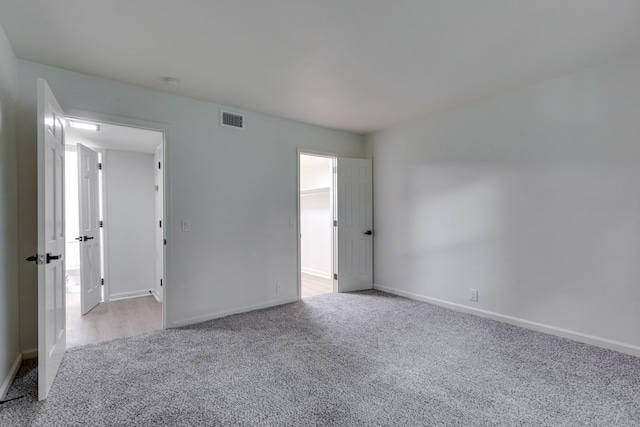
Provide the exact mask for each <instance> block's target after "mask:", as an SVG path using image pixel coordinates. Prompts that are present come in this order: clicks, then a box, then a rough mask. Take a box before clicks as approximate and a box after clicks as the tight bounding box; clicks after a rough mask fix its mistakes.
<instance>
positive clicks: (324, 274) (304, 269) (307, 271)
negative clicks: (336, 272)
mask: <svg viewBox="0 0 640 427" xmlns="http://www.w3.org/2000/svg"><path fill="white" fill-rule="evenodd" d="M302 272H303V273H305V274H310V275H312V276H317V277H322V278H323V279H331V273H327V272H326V271H320V270H314V269H313V268H307V267H302Z"/></svg>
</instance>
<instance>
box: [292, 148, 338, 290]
mask: <svg viewBox="0 0 640 427" xmlns="http://www.w3.org/2000/svg"><path fill="white" fill-rule="evenodd" d="M334 166H335V157H328V156H322V155H315V154H306V153H301V154H300V177H299V179H300V182H299V184H300V186H299V188H300V216H299V218H300V270H301V271H300V278H301V280H300V282H301V297H302V298H308V297H312V296H316V295H322V294H326V293H330V292H334V290H335V289H334V280H333V266H334V260H335V258H334V238H335V236H334V226H333V219H334V217H335V215H334V208H335V191H334V178H333V175H334V174H333V170H334Z"/></svg>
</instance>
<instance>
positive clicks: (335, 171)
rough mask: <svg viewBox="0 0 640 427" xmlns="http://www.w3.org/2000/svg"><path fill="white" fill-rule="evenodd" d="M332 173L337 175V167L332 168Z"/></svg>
mask: <svg viewBox="0 0 640 427" xmlns="http://www.w3.org/2000/svg"><path fill="white" fill-rule="evenodd" d="M325 170H326V169H325ZM333 173H338V167H337V166H334V167H333Z"/></svg>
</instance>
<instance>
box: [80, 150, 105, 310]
mask: <svg viewBox="0 0 640 427" xmlns="http://www.w3.org/2000/svg"><path fill="white" fill-rule="evenodd" d="M98 170H99V166H98V153H97V152H96V151H93V150H92V149H90V148H88V147H85V146H84V145H82V144H78V207H79V211H80V212H79V217H78V218H79V220H80V236H79V237H77V240H79V241H80V305H81V308H82V314H83V315H84V314H87V313H88V312H89V311H90V310H91V309H92V308H93V307H95V306H96V305H98V304H99V303H100V302H101V301H102V277H101V276H102V275H101V269H100V262H101V258H100V248H101V245H100V212H99V208H100V206H99V181H98Z"/></svg>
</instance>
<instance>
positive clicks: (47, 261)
mask: <svg viewBox="0 0 640 427" xmlns="http://www.w3.org/2000/svg"><path fill="white" fill-rule="evenodd" d="M64 127H65V118H64V112H63V111H62V108H61V107H60V104H59V103H58V101H57V100H56V98H55V97H54V96H53V93H52V92H51V90H50V89H49V86H48V85H47V83H46V81H44V80H43V79H38V113H37V128H38V152H37V155H38V255H37V258H38V261H37V262H38V399H39V400H44V399H46V398H47V395H48V394H49V390H50V389H51V385H52V384H53V380H54V379H55V376H56V373H57V372H58V368H59V367H60V363H61V362H62V357H63V356H64V352H65V350H66V320H65V305H66V301H65V291H66V289H65V229H64V154H65V152H64V132H65V129H64Z"/></svg>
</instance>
